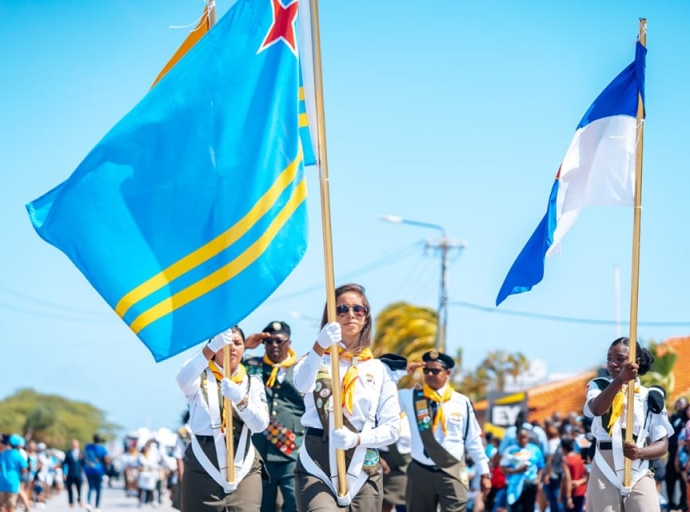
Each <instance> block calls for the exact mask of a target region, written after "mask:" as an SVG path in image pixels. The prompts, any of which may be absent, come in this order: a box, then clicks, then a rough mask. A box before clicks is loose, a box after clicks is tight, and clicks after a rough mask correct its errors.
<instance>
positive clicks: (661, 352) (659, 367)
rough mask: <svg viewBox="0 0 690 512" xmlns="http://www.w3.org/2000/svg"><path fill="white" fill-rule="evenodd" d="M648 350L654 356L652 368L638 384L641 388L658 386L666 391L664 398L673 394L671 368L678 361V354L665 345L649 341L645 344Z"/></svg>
mask: <svg viewBox="0 0 690 512" xmlns="http://www.w3.org/2000/svg"><path fill="white" fill-rule="evenodd" d="M647 350H649V351H650V352H651V353H652V355H653V356H654V364H653V365H652V368H651V369H650V370H649V371H648V372H647V373H646V374H644V375H642V376H641V377H640V382H641V383H642V385H643V386H647V387H649V386H653V385H658V386H661V387H663V388H664V389H665V390H666V398H667V400H668V398H669V397H670V396H671V395H672V394H673V390H674V388H675V385H676V377H675V374H674V372H673V367H674V366H675V364H676V361H677V360H678V354H676V353H675V351H674V350H673V349H671V348H669V347H668V346H666V345H665V344H658V343H656V342H654V340H650V341H649V343H648V344H647Z"/></svg>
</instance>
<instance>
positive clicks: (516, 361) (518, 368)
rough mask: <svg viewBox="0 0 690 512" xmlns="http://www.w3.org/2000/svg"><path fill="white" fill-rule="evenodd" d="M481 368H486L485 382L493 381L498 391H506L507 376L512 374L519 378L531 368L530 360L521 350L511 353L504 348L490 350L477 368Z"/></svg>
mask: <svg viewBox="0 0 690 512" xmlns="http://www.w3.org/2000/svg"><path fill="white" fill-rule="evenodd" d="M481 368H483V370H484V372H482V373H481V376H482V379H483V380H484V382H486V383H487V384H488V383H489V382H493V383H494V388H495V389H496V391H504V390H505V386H506V378H507V377H508V376H509V375H510V376H511V377H513V378H514V379H517V378H518V377H519V376H520V375H522V374H523V373H524V372H526V371H527V370H529V360H528V359H527V358H526V357H525V356H524V355H523V354H522V353H521V352H516V353H514V354H510V353H508V352H505V351H503V350H496V351H494V352H489V354H488V355H487V356H486V358H485V359H484V360H483V361H482V362H481V363H480V365H479V367H478V368H477V370H479V369H481ZM484 373H485V374H484Z"/></svg>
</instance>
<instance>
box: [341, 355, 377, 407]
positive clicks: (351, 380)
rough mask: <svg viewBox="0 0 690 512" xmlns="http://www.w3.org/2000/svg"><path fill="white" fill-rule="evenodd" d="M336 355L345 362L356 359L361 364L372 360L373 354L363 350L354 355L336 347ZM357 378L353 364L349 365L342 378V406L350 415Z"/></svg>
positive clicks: (357, 373)
mask: <svg viewBox="0 0 690 512" xmlns="http://www.w3.org/2000/svg"><path fill="white" fill-rule="evenodd" d="M338 355H339V356H340V357H341V358H342V359H345V361H352V359H356V360H357V362H361V361H368V360H369V359H373V358H374V354H372V353H371V350H369V349H368V348H365V349H364V350H362V351H361V352H360V353H359V354H357V355H354V354H353V353H352V352H345V351H344V350H343V349H342V347H338ZM357 377H359V369H358V368H357V364H356V363H355V364H352V365H350V367H349V368H348V369H347V371H346V372H345V376H344V377H343V396H342V402H343V403H342V405H343V406H344V407H345V410H347V412H348V413H350V414H352V408H353V407H354V404H355V382H357Z"/></svg>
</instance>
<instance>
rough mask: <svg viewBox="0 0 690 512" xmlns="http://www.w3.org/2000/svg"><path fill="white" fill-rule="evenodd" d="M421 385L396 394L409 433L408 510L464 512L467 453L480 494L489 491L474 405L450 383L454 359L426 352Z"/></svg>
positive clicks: (487, 472)
mask: <svg viewBox="0 0 690 512" xmlns="http://www.w3.org/2000/svg"><path fill="white" fill-rule="evenodd" d="M422 361H423V367H422V370H423V372H424V386H423V387H420V386H416V387H415V388H413V389H403V390H401V391H400V407H401V408H402V410H403V412H404V413H405V414H406V416H407V420H408V421H409V425H410V430H411V433H412V462H411V463H410V466H409V468H408V470H407V488H406V491H405V502H406V505H407V509H408V510H413V511H415V512H435V511H436V510H437V507H438V506H439V505H440V507H441V510H443V511H446V512H455V511H464V510H465V509H466V506H467V490H468V483H469V482H468V478H467V469H466V467H465V453H467V454H468V455H469V456H471V457H472V459H473V460H474V461H475V463H476V465H477V468H478V470H479V473H480V474H481V491H482V494H483V495H484V496H486V494H488V492H489V490H490V489H491V478H490V473H489V460H488V458H487V456H486V454H485V453H484V444H483V442H482V431H481V428H480V427H479V423H477V418H476V416H475V414H474V409H473V407H472V404H471V402H470V400H469V398H467V397H466V396H465V395H463V394H461V393H458V392H456V391H453V388H452V387H451V386H450V383H449V382H448V380H449V378H450V373H451V369H452V368H453V366H455V361H453V358H452V357H450V356H448V355H447V354H444V353H442V352H439V351H437V350H430V351H429V352H426V353H424V355H423V356H422Z"/></svg>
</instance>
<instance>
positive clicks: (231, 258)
mask: <svg viewBox="0 0 690 512" xmlns="http://www.w3.org/2000/svg"><path fill="white" fill-rule="evenodd" d="M296 16H297V1H295V2H293V3H292V4H290V5H288V6H286V7H285V6H283V5H282V4H281V3H280V2H279V1H278V0H274V1H273V2H272V1H271V0H239V1H238V2H237V3H236V4H235V5H234V6H233V7H232V8H231V9H230V11H228V13H227V14H226V15H225V16H224V17H223V19H221V20H220V21H219V22H218V24H217V25H216V26H215V27H214V28H213V29H212V30H211V31H210V32H209V33H208V34H207V35H206V36H205V37H204V38H203V39H202V40H201V41H199V43H197V44H196V45H195V46H194V47H193V48H192V49H191V50H190V51H189V52H188V53H187V55H186V56H185V57H184V58H183V59H182V60H181V61H180V62H178V63H177V65H175V66H174V67H173V69H172V70H170V72H169V73H168V74H167V75H166V76H165V77H164V78H163V79H162V80H161V81H160V82H159V83H158V84H157V85H156V87H154V88H153V89H151V91H149V93H148V94H147V95H146V96H145V97H144V99H143V100H142V101H141V102H140V103H139V104H138V105H137V106H136V107H135V108H134V109H133V110H132V111H131V112H129V114H127V115H126V116H125V117H124V118H123V119H122V120H121V121H120V122H118V123H117V124H116V125H115V126H114V127H113V129H112V130H110V132H108V134H107V135H106V136H105V137H104V138H103V139H102V140H101V141H100V142H99V143H98V144H97V145H96V147H95V148H94V149H93V150H91V152H90V153H89V154H88V155H87V156H86V158H85V159H84V161H83V162H82V163H81V164H80V165H79V167H78V168H77V169H76V171H75V172H74V173H73V174H72V176H70V178H69V179H67V181H65V182H64V183H62V184H61V185H59V186H58V187H56V188H55V189H53V190H51V191H50V192H48V193H47V194H45V195H44V196H42V197H41V198H39V199H37V200H35V201H33V202H31V203H29V204H28V205H27V209H28V212H29V216H30V218H31V222H32V223H33V225H34V227H35V229H36V231H37V232H38V234H39V235H40V236H41V237H42V238H43V239H44V240H45V241H47V242H48V243H50V244H52V245H54V246H55V247H57V248H58V249H60V250H61V251H63V252H64V253H65V254H66V255H67V256H68V257H69V258H70V259H71V260H72V262H73V263H74V264H75V265H76V266H77V267H78V268H79V270H81V272H82V273H83V274H84V275H85V276H86V278H87V279H88V280H89V282H90V283H91V284H92V285H93V286H94V288H95V289H96V290H97V291H98V292H99V293H100V294H101V295H102V296H103V298H104V299H105V300H106V302H107V303H108V304H110V306H111V307H113V309H114V310H115V311H116V313H117V314H118V315H119V316H120V317H122V319H123V320H124V321H125V322H126V323H127V325H129V327H130V328H131V329H132V331H133V332H134V333H136V334H137V335H138V336H139V338H141V340H142V341H143V342H144V344H145V345H146V346H147V347H148V348H149V350H150V351H151V353H152V354H153V356H154V358H155V359H156V361H161V360H163V359H166V358H168V357H171V356H173V355H175V354H178V353H180V352H182V351H183V350H185V349H187V348H189V347H191V346H193V345H195V344H197V343H200V342H202V341H204V340H206V339H208V338H210V337H212V336H214V335H215V334H217V333H219V332H221V331H223V330H225V329H227V328H228V327H230V326H232V325H234V324H237V323H238V322H240V321H241V320H242V319H244V318H245V317H246V316H247V315H248V314H249V313H251V312H252V311H253V310H254V309H255V308H256V307H257V306H259V305H260V304H261V303H262V302H263V301H264V300H266V298H267V297H268V296H269V295H270V294H271V293H272V292H273V291H274V290H275V289H276V288H277V287H278V286H279V285H280V284H281V283H282V282H283V280H284V279H285V278H286V277H287V276H288V275H289V274H290V272H291V271H292V270H293V268H294V267H295V266H296V265H297V264H298V263H299V261H300V260H301V258H302V256H303V254H304V252H305V250H306V245H307V240H306V237H307V226H306V193H307V192H306V180H305V176H304V170H303V154H302V149H301V145H300V131H299V130H300V128H299V115H300V100H299V85H300V70H299V61H298V51H297V43H296V41H297V38H296V34H295V31H296V30H297V22H296Z"/></svg>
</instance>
